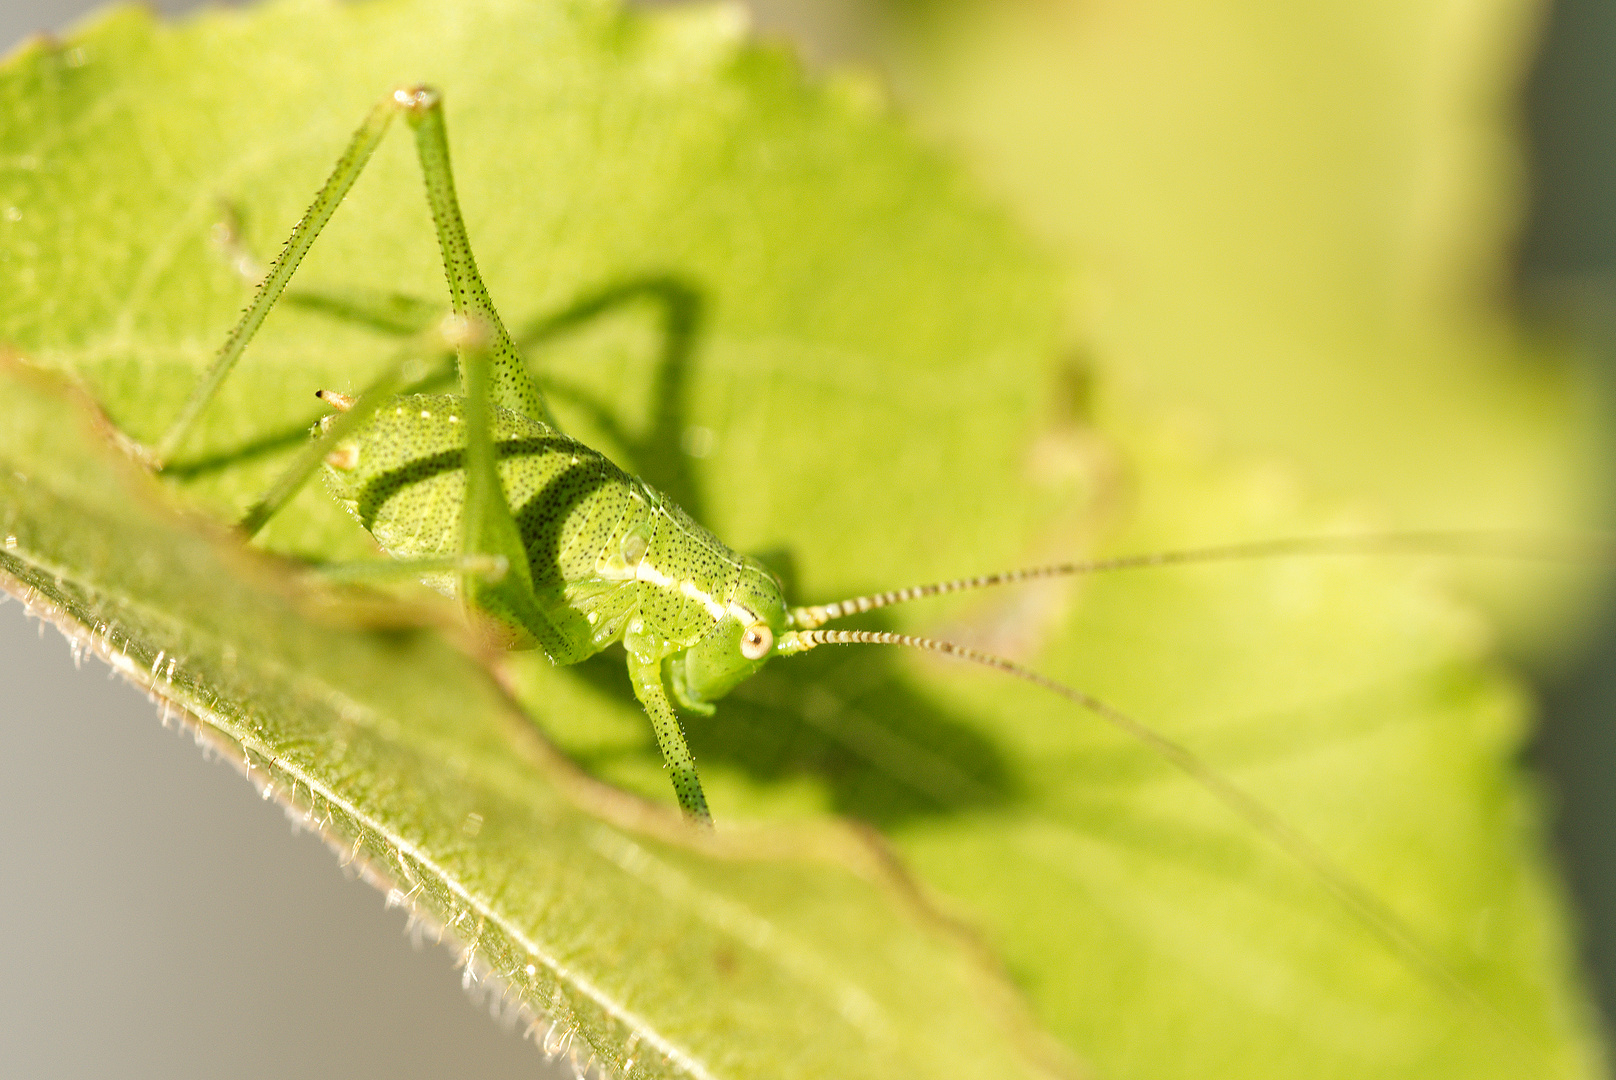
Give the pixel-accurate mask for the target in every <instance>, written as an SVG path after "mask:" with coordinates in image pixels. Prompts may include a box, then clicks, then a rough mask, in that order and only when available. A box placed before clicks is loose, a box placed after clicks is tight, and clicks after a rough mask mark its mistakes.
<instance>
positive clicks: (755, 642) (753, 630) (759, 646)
mask: <svg viewBox="0 0 1616 1080" xmlns="http://www.w3.org/2000/svg"><path fill="white" fill-rule="evenodd" d="M772 648H774V631H773V630H770V629H769V628H768V626H767V625H766V624H764V623H753V624H752V625H751V626H748V627H747V628H746V633H744V634H742V635H741V655H742V656H744V657H746V658H747V659H748V660H761V659H763V658H764V657H765V656H767V655H769V650H770V649H772Z"/></svg>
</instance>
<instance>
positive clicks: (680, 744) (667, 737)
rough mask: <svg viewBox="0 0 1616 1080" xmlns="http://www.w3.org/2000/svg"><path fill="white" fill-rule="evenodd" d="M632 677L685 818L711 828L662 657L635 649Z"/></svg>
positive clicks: (631, 656) (630, 658) (630, 666)
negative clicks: (666, 686)
mask: <svg viewBox="0 0 1616 1080" xmlns="http://www.w3.org/2000/svg"><path fill="white" fill-rule="evenodd" d="M628 677H629V679H630V681H632V682H633V684H634V696H635V697H637V698H639V699H640V704H641V705H643V706H645V712H646V715H648V716H650V718H651V730H652V731H654V732H656V741H657V747H658V748H659V749H661V751H662V757H663V760H665V761H666V762H667V763H668V772H669V773H671V774H672V778H673V790H674V793H675V794H676V795H678V796H679V806H680V808H681V809H683V810H684V812H685V817H687V818H689V819H690V820H691V821H694V822H696V823H697V824H700V825H711V824H712V823H713V816H712V814H711V813H709V812H708V810H707V796H706V795H705V794H704V793H703V792H702V790H701V779H700V778H699V777H697V776H696V759H695V758H693V757H691V756H690V746H689V744H687V743H686V742H685V731H684V727H683V726H682V725H681V724H680V723H679V714H678V713H676V712H674V711H673V705H672V703H671V702H669V701H668V693H667V691H666V690H665V689H664V688H663V686H662V658H661V657H660V656H658V657H656V658H655V659H642V658H641V657H639V656H636V655H635V653H634V650H633V649H630V650H629V654H628Z"/></svg>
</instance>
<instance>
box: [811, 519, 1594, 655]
mask: <svg viewBox="0 0 1616 1080" xmlns="http://www.w3.org/2000/svg"><path fill="white" fill-rule="evenodd" d="M1369 554H1377V555H1392V554H1407V555H1467V556H1478V557H1484V558H1504V559H1532V560H1538V561H1543V562H1611V561H1616V540H1613V539H1611V538H1609V537H1570V536H1552V535H1546V534H1543V533H1528V532H1515V531H1508V530H1487V531H1480V532H1478V531H1462V530H1427V531H1422V532H1399V533H1380V534H1378V535H1372V536H1304V537H1290V538H1287V539H1281V540H1258V541H1255V542H1253V543H1248V544H1221V545H1218V546H1214V547H1204V548H1187V549H1185V550H1182V551H1164V552H1158V553H1156V554H1153V555H1125V556H1122V557H1120V558H1114V559H1090V560H1086V561H1078V562H1065V563H1051V564H1050V565H1048V566H1032V567H1027V568H1025V569H1021V570H1006V571H1003V572H1001V573H997V574H982V575H980V576H978V577H969V578H956V579H954V580H953V581H938V582H934V583H932V584H930V585H912V586H910V587H909V588H907V589H894V590H892V591H890V592H883V593H873V594H871V595H869V596H855V597H853V598H852V599H851V600H840V601H837V602H836V603H834V604H815V605H813V606H810V607H799V608H792V609H791V612H790V614H789V615H788V617H787V621H788V622H789V624H790V625H791V626H794V627H800V628H801V629H804V630H812V629H813V628H815V627H817V626H823V625H825V624H826V623H827V622H830V621H831V620H832V619H840V618H845V617H846V616H848V615H857V614H859V613H860V612H864V611H874V610H875V609H876V608H883V607H889V606H891V605H892V604H903V603H907V602H908V601H910V600H920V599H922V598H924V597H928V596H943V595H946V594H948V593H956V592H967V591H969V590H972V589H986V588H989V587H991V586H994V585H1014V584H1017V583H1018V582H1024V581H1037V580H1040V579H1042V578H1055V577H1072V576H1075V575H1077V574H1098V573H1102V572H1105V571H1109V570H1137V569H1142V568H1145V567H1156V566H1183V565H1186V564H1190V563H1212V562H1234V561H1237V560H1241V559H1271V558H1276V557H1284V556H1303V555H1314V556H1325V555H1369Z"/></svg>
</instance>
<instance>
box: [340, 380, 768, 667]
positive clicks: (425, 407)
mask: <svg viewBox="0 0 1616 1080" xmlns="http://www.w3.org/2000/svg"><path fill="white" fill-rule="evenodd" d="M492 422H493V423H492V426H493V438H494V444H495V456H496V460H497V463H498V469H499V474H500V481H501V484H502V485H503V487H504V489H505V492H506V496H507V498H508V500H509V502H510V505H511V507H512V512H513V514H514V516H515V518H516V523H517V527H518V528H519V530H520V531H521V534H522V543H523V547H524V549H525V550H526V552H527V555H528V565H529V571H530V573H531V575H532V579H533V586H534V592H535V593H536V594H537V598H538V600H539V602H540V603H541V605H544V606H545V607H547V608H549V609H554V614H555V615H556V616H557V618H558V620H559V621H560V622H561V623H562V624H564V625H565V627H566V628H567V633H568V635H569V636H577V637H579V638H580V639H581V641H580V648H581V649H582V652H581V654H580V656H579V657H578V658H581V657H582V656H586V655H589V654H590V653H593V652H596V651H599V649H600V648H602V647H604V645H606V644H607V643H609V642H610V641H612V640H613V639H615V638H616V637H617V636H618V635H619V634H620V633H621V632H622V630H623V628H624V625H625V624H626V623H627V622H628V620H629V619H631V618H633V617H636V616H637V617H638V618H639V619H640V620H642V621H643V623H644V624H646V625H648V626H650V627H651V628H652V629H653V630H654V631H655V632H656V633H658V634H659V635H661V636H664V637H667V638H668V639H670V641H674V642H679V643H684V644H690V643H693V642H694V641H696V640H698V639H699V638H700V637H701V636H702V635H703V634H705V633H706V632H707V631H708V630H710V629H711V627H712V625H713V623H714V621H715V620H714V612H715V610H717V609H718V608H719V607H721V606H722V604H723V603H724V602H725V600H727V598H728V595H729V593H730V592H731V591H733V584H734V581H733V579H736V578H738V575H739V567H740V559H739V557H738V556H736V555H735V554H734V553H733V552H731V551H729V549H728V548H726V547H725V546H724V545H723V544H722V543H721V542H719V541H718V540H717V539H716V538H714V537H713V536H712V534H710V533H708V532H707V531H706V530H705V529H703V528H701V527H700V526H699V525H697V524H695V522H693V521H691V520H690V519H689V517H687V516H686V515H685V514H684V513H683V512H682V511H680V510H679V509H678V508H677V507H673V506H671V505H670V504H667V503H666V501H665V500H664V499H663V498H662V497H661V496H660V495H659V494H658V493H657V492H656V491H654V490H653V489H651V488H650V487H648V486H647V485H645V484H644V483H642V482H641V481H639V480H636V479H635V478H633V477H632V476H630V475H628V474H627V473H625V472H624V471H623V470H621V469H619V468H618V467H617V466H616V465H613V464H612V463H611V462H610V461H609V460H607V459H606V458H605V457H603V456H602V455H601V454H600V453H598V452H597V451H595V450H592V449H590V448H589V447H588V446H585V445H584V444H583V443H580V442H577V441H576V440H574V439H571V438H569V437H567V436H565V435H562V434H561V433H559V432H557V431H555V430H554V429H553V428H550V427H549V426H547V425H545V424H542V423H540V422H538V421H536V420H533V419H530V418H528V417H525V416H522V415H520V414H518V413H514V412H510V411H508V410H504V409H495V410H494V411H493V416H492ZM464 442H465V422H464V404H463V399H462V398H460V397H457V396H453V395H412V396H409V397H404V398H400V399H398V401H397V403H396V404H395V405H393V406H389V407H385V408H383V409H382V410H381V411H380V412H379V413H378V414H377V415H376V417H375V418H374V419H373V420H372V421H371V422H370V423H369V424H367V425H366V426H365V427H364V428H363V429H362V430H361V431H360V432H359V434H358V435H356V436H355V437H354V439H353V440H352V441H351V442H350V443H348V444H345V445H344V446H343V447H342V448H341V450H340V452H339V455H334V457H338V459H339V460H340V461H341V462H342V465H343V466H348V467H340V468H339V467H337V466H336V465H332V466H331V467H328V468H327V469H326V470H325V473H326V478H327V482H328V485H329V487H330V488H331V491H332V494H333V495H335V496H336V498H337V500H338V501H339V502H341V503H342V504H343V506H345V507H346V508H347V509H348V511H349V512H350V513H352V514H353V515H354V516H355V517H356V518H358V520H359V522H360V524H361V525H363V526H364V527H365V528H366V529H367V530H368V531H369V532H370V533H371V534H372V535H374V536H375V537H376V540H377V542H378V543H379V544H380V545H381V546H382V549H383V550H384V551H386V552H387V553H388V554H389V555H392V556H394V557H397V558H405V559H408V558H421V557H424V556H438V555H453V554H456V553H457V552H459V550H460V543H461V536H460V531H461V523H460V511H461V507H462V506H463V504H464V495H465V476H464V472H463V469H462V457H463V453H464V450H463V447H464ZM425 579H426V580H427V582H428V584H431V585H432V586H433V587H435V588H437V589H439V590H440V591H442V592H445V593H448V594H450V595H453V594H454V592H455V584H456V582H455V578H454V575H452V574H446V573H445V574H436V575H426V576H425ZM715 598H716V599H715ZM591 612H593V613H594V615H595V617H594V618H593V619H592V620H591V619H590V618H589V616H590V613H591ZM552 651H553V650H552ZM555 659H557V660H558V661H561V662H566V659H564V658H563V657H561V656H556V657H555Z"/></svg>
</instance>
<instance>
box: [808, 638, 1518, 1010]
mask: <svg viewBox="0 0 1616 1080" xmlns="http://www.w3.org/2000/svg"><path fill="white" fill-rule="evenodd" d="M819 645H905V646H908V647H910V648H914V649H924V650H926V651H928V652H935V653H942V654H943V655H945V656H952V657H956V658H958V659H961V660H969V661H970V662H971V663H973V664H981V665H983V666H985V667H990V668H994V669H996V670H998V671H1002V672H1004V673H1005V674H1007V675H1013V676H1015V677H1016V678H1018V679H1022V680H1025V681H1026V682H1030V683H1032V684H1033V685H1034V686H1041V687H1043V688H1044V689H1045V690H1049V691H1051V692H1052V693H1055V694H1059V695H1060V696H1061V697H1063V698H1065V699H1066V700H1068V701H1070V702H1073V703H1074V704H1076V705H1078V706H1080V707H1082V708H1084V709H1087V710H1088V711H1089V712H1091V713H1093V714H1094V715H1096V716H1098V717H1100V718H1101V719H1103V720H1105V721H1107V722H1108V723H1110V724H1111V725H1112V726H1113V727H1116V728H1118V729H1119V730H1121V731H1123V732H1124V733H1126V734H1127V735H1129V736H1131V737H1133V738H1134V739H1136V740H1138V741H1139V742H1141V743H1143V744H1144V745H1146V746H1148V747H1149V748H1150V749H1152V750H1154V751H1155V752H1156V753H1157V754H1160V755H1161V756H1162V757H1163V758H1165V759H1166V760H1167V761H1169V762H1171V763H1172V764H1173V765H1175V766H1177V767H1178V768H1179V769H1180V770H1182V771H1183V772H1184V773H1185V774H1187V775H1188V776H1189V777H1190V778H1191V779H1192V780H1194V781H1195V782H1196V783H1198V784H1200V785H1201V787H1202V788H1204V789H1205V790H1206V791H1207V792H1209V793H1210V794H1211V795H1212V796H1213V797H1215V798H1216V799H1217V800H1218V801H1219V802H1221V803H1223V805H1224V806H1226V807H1228V808H1229V809H1230V810H1232V811H1233V812H1234V813H1235V814H1236V815H1237V816H1239V817H1241V818H1243V819H1244V820H1245V821H1246V822H1247V823H1248V824H1250V825H1251V826H1252V827H1254V828H1255V829H1257V831H1258V832H1260V833H1262V834H1263V835H1265V836H1267V837H1268V838H1269V839H1270V840H1272V841H1273V842H1274V843H1275V844H1277V845H1278V846H1279V847H1280V848H1281V849H1282V850H1284V852H1285V853H1286V854H1287V855H1289V856H1290V857H1291V858H1293V859H1295V860H1296V861H1297V862H1298V863H1300V864H1302V865H1303V866H1304V867H1306V868H1307V869H1308V870H1309V871H1310V872H1311V873H1313V874H1314V875H1315V876H1316V877H1317V878H1318V879H1319V881H1320V882H1321V883H1322V884H1323V885H1324V886H1325V887H1326V888H1327V889H1329V891H1330V892H1331V893H1332V894H1333V895H1334V896H1335V897H1336V899H1337V900H1339V901H1340V902H1341V903H1342V905H1344V906H1345V907H1346V908H1347V909H1348V910H1349V911H1351V912H1352V913H1353V914H1354V915H1356V916H1357V917H1358V919H1359V920H1361V921H1362V922H1363V923H1364V925H1365V926H1366V927H1368V928H1369V929H1370V930H1371V931H1372V932H1373V933H1374V934H1375V935H1376V936H1377V937H1379V938H1380V939H1381V941H1382V942H1384V943H1385V944H1386V945H1387V946H1388V947H1389V948H1390V949H1391V950H1392V951H1393V952H1394V953H1396V954H1397V955H1399V956H1401V957H1402V958H1403V959H1404V960H1405V961H1406V962H1407V963H1408V964H1409V965H1410V966H1412V967H1413V968H1415V969H1416V970H1417V971H1419V972H1420V973H1422V974H1423V975H1425V976H1426V977H1427V978H1429V979H1430V980H1431V981H1432V982H1434V983H1436V984H1437V985H1438V986H1440V987H1441V988H1442V989H1443V990H1445V991H1446V992H1448V993H1449V994H1450V995H1452V996H1453V997H1455V998H1457V999H1459V1000H1461V1001H1464V1002H1465V1003H1466V1004H1468V1005H1470V1006H1472V1007H1474V1008H1476V1009H1478V1010H1479V1011H1481V1012H1482V1013H1484V1014H1486V1015H1488V1016H1489V1017H1491V1018H1492V1019H1494V1020H1495V1021H1500V1022H1504V1021H1503V1018H1502V1017H1501V1016H1500V1015H1499V1014H1498V1012H1497V1010H1495V1009H1494V1008H1493V1007H1492V1006H1491V1005H1490V1004H1489V1003H1488V1002H1487V1001H1485V1000H1484V999H1483V998H1481V997H1480V996H1479V995H1478V994H1477V993H1476V992H1475V990H1473V989H1472V988H1471V987H1470V986H1469V985H1467V984H1466V983H1465V982H1464V981H1463V980H1461V979H1460V978H1459V977H1458V976H1457V975H1456V974H1454V973H1453V971H1452V970H1451V969H1450V968H1449V967H1448V966H1447V965H1446V964H1445V963H1443V961H1442V959H1441V958H1440V957H1439V956H1438V955H1437V954H1436V952H1435V951H1434V950H1433V949H1432V948H1431V947H1430V946H1428V945H1427V944H1426V943H1425V942H1424V941H1423V940H1422V939H1421V938H1420V936H1419V935H1418V934H1417V933H1416V932H1415V931H1414V930H1413V928H1412V927H1410V926H1409V925H1408V924H1407V923H1406V922H1404V921H1403V920H1402V919H1401V918H1400V917H1399V916H1398V915H1397V913H1396V912H1394V911H1393V910H1392V909H1391V908H1390V907H1388V906H1387V905H1386V904H1385V903H1384V902H1383V901H1382V900H1381V899H1380V898H1379V897H1377V896H1376V895H1375V894H1374V893H1373V892H1372V891H1370V890H1369V889H1368V888H1367V887H1366V886H1364V885H1362V884H1360V883H1359V882H1358V880H1357V879H1356V878H1354V877H1353V876H1352V875H1351V874H1350V873H1348V871H1347V870H1346V869H1345V868H1344V867H1342V866H1341V865H1340V864H1338V863H1337V862H1335V861H1334V860H1333V859H1331V858H1330V857H1329V856H1328V855H1326V854H1325V853H1324V851H1323V850H1321V849H1320V848H1319V847H1317V846H1316V845H1314V844H1313V842H1312V841H1310V840H1308V839H1307V838H1306V837H1305V836H1303V835H1302V834H1301V833H1299V832H1297V831H1296V830H1295V829H1294V828H1292V827H1291V826H1290V825H1289V824H1288V823H1287V822H1286V821H1285V819H1284V818H1282V817H1281V816H1280V815H1279V814H1278V813H1276V812H1275V811H1273V810H1271V809H1269V808H1268V807H1267V806H1266V805H1265V804H1263V803H1262V802H1260V801H1258V800H1257V799H1256V798H1255V797H1254V796H1252V795H1250V794H1248V793H1247V792H1246V791H1245V790H1244V789H1243V788H1241V787H1239V786H1237V785H1236V784H1235V783H1234V782H1233V781H1232V780H1230V779H1229V778H1228V777H1227V776H1225V775H1223V774H1222V773H1221V772H1219V771H1218V770H1217V769H1215V768H1213V767H1212V766H1211V765H1210V764H1208V763H1207V762H1206V761H1205V760H1204V759H1203V758H1201V757H1200V756H1199V755H1197V754H1196V753H1195V752H1194V751H1193V750H1191V749H1189V748H1188V747H1187V746H1184V745H1183V744H1182V743H1178V742H1175V741H1173V740H1172V739H1170V738H1168V737H1167V736H1166V735H1163V734H1162V733H1161V732H1159V731H1157V730H1156V729H1155V728H1152V727H1150V726H1149V725H1147V724H1145V723H1142V722H1141V721H1139V720H1136V719H1134V718H1133V717H1132V716H1130V715H1128V714H1127V713H1125V712H1123V711H1122V710H1121V709H1118V708H1117V707H1115V706H1114V705H1110V704H1108V703H1106V702H1104V701H1101V700H1100V699H1099V698H1097V697H1095V696H1093V695H1092V694H1086V693H1084V692H1083V691H1081V690H1077V689H1075V688H1073V687H1070V686H1067V685H1066V684H1065V683H1060V682H1056V681H1055V680H1054V679H1051V678H1049V677H1047V676H1045V675H1040V674H1039V673H1038V672H1036V671H1033V670H1032V669H1031V668H1027V667H1023V666H1022V665H1020V664H1018V663H1016V662H1015V661H1014V660H1008V659H1006V658H1004V657H1002V656H996V655H994V654H993V653H986V652H982V651H980V650H978V649H973V648H970V647H969V646H966V645H957V644H955V643H954V642H951V641H938V640H936V639H934V638H924V637H915V636H913V635H910V634H894V633H888V632H885V631H878V630H797V631H790V632H788V633H786V634H785V635H783V636H782V637H781V639H780V645H779V652H780V653H781V654H783V655H792V654H795V653H800V652H807V651H808V650H809V649H812V648H815V647H816V646H819ZM1504 1023H1505V1026H1509V1025H1508V1024H1507V1022H1504Z"/></svg>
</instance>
